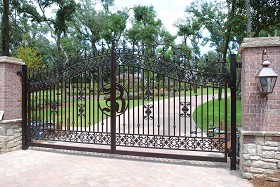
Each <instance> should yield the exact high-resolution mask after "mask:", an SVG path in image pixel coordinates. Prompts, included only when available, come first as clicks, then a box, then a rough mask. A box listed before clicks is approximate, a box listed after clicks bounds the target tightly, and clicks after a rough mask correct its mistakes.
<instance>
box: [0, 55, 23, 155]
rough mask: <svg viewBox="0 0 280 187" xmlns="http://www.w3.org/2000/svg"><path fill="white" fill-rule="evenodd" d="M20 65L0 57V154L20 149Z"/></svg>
mask: <svg viewBox="0 0 280 187" xmlns="http://www.w3.org/2000/svg"><path fill="white" fill-rule="evenodd" d="M22 65H24V63H23V62H22V61H21V60H19V59H15V58H11V57H5V56H2V57H0V111H4V115H3V118H2V119H0V120H1V121H0V153H3V152H8V151H12V150H17V149H21V144H22V138H21V119H22V114H21V112H22V85H21V84H22V83H21V76H20V75H19V74H18V72H21V71H22Z"/></svg>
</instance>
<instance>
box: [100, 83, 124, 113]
mask: <svg viewBox="0 0 280 187" xmlns="http://www.w3.org/2000/svg"><path fill="white" fill-rule="evenodd" d="M111 91H112V89H111V86H110V85H109V84H105V85H103V87H102V88H101V89H100V90H99V92H98V107H99V109H100V110H101V111H102V113H103V114H105V115H106V116H110V115H111V110H112V107H115V110H116V116H119V115H121V114H123V113H124V112H125V111H126V109H127V108H128V101H127V100H126V99H125V98H127V96H128V91H127V90H126V89H125V88H124V87H123V86H122V85H121V84H118V83H116V102H115V104H114V106H112V98H111ZM101 95H104V100H105V106H101V104H100V103H101V100H102V99H101Z"/></svg>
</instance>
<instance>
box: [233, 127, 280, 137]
mask: <svg viewBox="0 0 280 187" xmlns="http://www.w3.org/2000/svg"><path fill="white" fill-rule="evenodd" d="M239 131H240V134H241V135H247V136H280V132H276V131H246V130H244V129H242V128H240V129H239Z"/></svg>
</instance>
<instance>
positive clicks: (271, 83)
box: [267, 77, 276, 93]
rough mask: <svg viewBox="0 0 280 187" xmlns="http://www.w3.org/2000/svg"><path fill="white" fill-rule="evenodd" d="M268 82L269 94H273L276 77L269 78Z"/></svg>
mask: <svg viewBox="0 0 280 187" xmlns="http://www.w3.org/2000/svg"><path fill="white" fill-rule="evenodd" d="M267 80H268V86H267V92H268V93H272V91H273V88H274V85H275V83H276V77H269V78H267Z"/></svg>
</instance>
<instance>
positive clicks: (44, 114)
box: [31, 97, 162, 127]
mask: <svg viewBox="0 0 280 187" xmlns="http://www.w3.org/2000/svg"><path fill="white" fill-rule="evenodd" d="M159 99H162V97H160V98H159ZM157 100H158V98H157V97H156V98H155V101H154V102H156V101H157ZM126 102H128V100H126ZM149 102H151V101H147V100H144V103H143V99H139V100H131V99H130V100H129V105H128V108H133V107H136V106H138V105H143V104H146V103H149ZM69 104H70V106H69ZM100 105H101V107H105V106H106V101H105V100H100ZM109 105H110V104H109ZM79 106H84V107H82V108H83V110H84V112H83V113H82V114H83V115H84V116H81V115H80V112H79V109H80V107H79ZM136 110H137V109H136ZM35 116H38V117H39V118H40V119H41V121H53V122H55V123H56V124H57V123H61V124H62V126H65V122H66V123H67V124H69V122H70V126H77V124H78V126H82V127H88V126H89V125H93V124H95V123H98V122H100V121H102V119H103V120H104V119H106V118H107V117H108V116H107V115H104V114H103V113H102V111H101V110H100V109H99V107H98V101H97V100H94V101H93V100H91V101H89V100H84V101H81V100H79V101H78V100H75V101H74V102H73V100H70V102H69V103H62V105H59V106H57V110H56V112H54V111H51V109H50V104H48V105H45V108H44V109H37V111H36V110H34V111H33V117H34V118H35ZM31 118H32V117H31ZM34 120H35V119H34ZM32 121H33V120H32ZM73 122H75V123H73Z"/></svg>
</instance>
